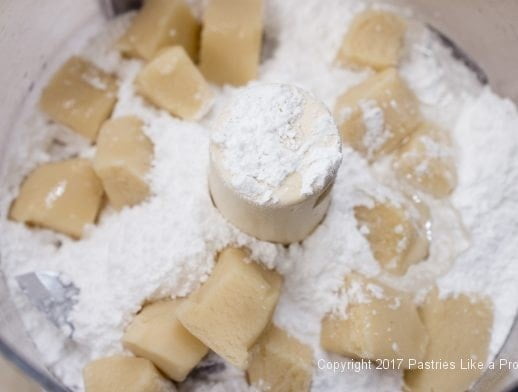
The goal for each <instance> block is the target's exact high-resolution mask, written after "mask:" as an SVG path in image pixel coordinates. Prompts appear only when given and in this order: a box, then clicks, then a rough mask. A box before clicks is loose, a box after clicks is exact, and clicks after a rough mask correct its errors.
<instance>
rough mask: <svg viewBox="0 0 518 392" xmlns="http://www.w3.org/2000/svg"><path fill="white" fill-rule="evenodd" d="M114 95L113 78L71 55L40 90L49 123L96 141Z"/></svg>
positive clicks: (110, 107) (113, 102) (107, 115)
mask: <svg viewBox="0 0 518 392" xmlns="http://www.w3.org/2000/svg"><path fill="white" fill-rule="evenodd" d="M116 92H117V83H116V80H115V78H114V77H113V76H111V75H109V74H107V73H106V72H104V71H102V70H100V69H99V68H97V67H96V66H95V65H93V64H92V63H90V62H88V61H86V60H84V59H82V58H80V57H77V56H74V57H71V58H70V59H69V60H68V61H67V62H66V63H65V64H63V66H62V67H61V68H60V69H59V70H58V71H57V72H56V73H55V74H54V76H53V77H52V79H51V80H50V82H49V84H48V85H47V87H45V88H44V89H43V93H42V95H41V99H40V107H41V109H42V110H43V111H44V112H45V113H46V114H47V115H48V116H49V117H50V118H51V119H52V120H54V121H56V122H58V123H60V124H63V125H66V126H68V127H70V128H71V129H72V130H74V131H75V132H77V133H79V134H81V135H83V136H84V137H86V138H87V139H89V140H91V141H95V139H96V138H97V132H99V128H100V127H101V124H102V123H103V122H104V120H106V119H107V118H108V117H109V116H110V114H111V112H112V110H113V107H114V106H115V102H116V101H117V98H116Z"/></svg>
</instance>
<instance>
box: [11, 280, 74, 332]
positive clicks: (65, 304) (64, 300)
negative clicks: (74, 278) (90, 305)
mask: <svg viewBox="0 0 518 392" xmlns="http://www.w3.org/2000/svg"><path fill="white" fill-rule="evenodd" d="M16 280H17V282H18V285H19V286H20V288H21V289H22V291H23V293H24V294H25V295H26V296H27V298H28V299H29V301H30V302H31V303H32V304H33V305H34V306H35V307H36V308H37V309H38V310H39V311H40V312H42V313H44V314H45V316H47V318H48V319H49V320H50V321H51V322H52V323H53V324H54V325H55V326H56V327H58V328H59V329H61V330H62V331H63V332H64V333H65V334H66V335H67V336H68V337H70V338H71V337H72V336H73V333H74V329H75V328H74V325H73V324H72V323H71V322H70V320H69V316H70V312H71V310H72V308H73V307H74V305H75V304H76V303H77V296H78V294H79V289H78V288H77V287H76V286H75V285H74V284H73V283H72V282H71V281H70V280H69V279H67V278H66V277H65V276H64V275H63V274H59V273H57V272H53V271H38V272H29V273H27V274H23V275H18V276H17V277H16Z"/></svg>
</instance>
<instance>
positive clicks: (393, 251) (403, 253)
mask: <svg viewBox="0 0 518 392" xmlns="http://www.w3.org/2000/svg"><path fill="white" fill-rule="evenodd" d="M425 212H428V209H427V208H426V207H425V206H424V205H423V206H422V208H417V207H416V206H414V204H413V203H411V202H408V203H407V204H405V205H400V206H396V205H395V204H392V203H389V202H385V203H375V204H374V206H373V207H372V208H369V207H366V206H358V207H355V208H354V216H355V218H356V220H357V221H358V226H359V230H360V231H361V232H362V233H365V234H364V235H365V238H367V241H369V245H370V248H371V251H372V253H373V255H374V258H375V259H376V260H377V261H378V262H379V263H380V264H381V266H382V267H383V269H385V270H386V271H387V272H390V273H391V274H394V275H404V274H405V273H406V271H407V270H408V268H409V267H410V266H411V265H413V264H415V263H417V262H419V261H422V260H424V259H426V258H427V257H428V251H429V241H428V238H427V236H426V227H425V225H426V221H427V220H428V218H429V217H428V215H427V214H425Z"/></svg>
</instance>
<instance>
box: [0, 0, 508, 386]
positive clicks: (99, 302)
mask: <svg viewBox="0 0 518 392" xmlns="http://www.w3.org/2000/svg"><path fill="white" fill-rule="evenodd" d="M362 7H363V5H361V4H360V5H358V2H356V1H344V0H328V1H326V6H325V7H323V6H322V2H321V1H317V0H307V1H304V2H300V1H297V0H269V1H267V2H266V18H265V23H266V32H265V34H266V48H265V51H266V54H265V56H266V57H265V60H264V63H263V64H262V66H261V69H260V78H259V79H260V81H261V82H279V83H290V84H294V85H297V86H300V87H302V88H304V89H307V90H308V91H310V92H312V93H313V94H314V95H315V96H316V97H317V98H318V99H320V100H322V101H323V102H324V103H326V104H327V105H328V106H329V107H332V106H333V103H334V100H335V99H336V97H337V96H338V95H340V94H341V93H343V92H344V91H345V90H346V89H347V88H348V87H350V86H352V85H355V84H357V83H359V82H361V81H362V80H364V78H365V77H366V76H367V75H368V72H353V71H350V70H342V69H338V68H336V67H333V66H332V60H333V58H334V56H335V53H336V51H337V48H338V46H339V44H340V39H341V37H342V35H343V32H344V31H345V29H347V26H348V23H349V21H350V20H351V18H352V15H353V12H355V11H357V10H359V9H361V8H362ZM117 23H120V24H117ZM125 23H126V22H125V21H124V20H121V21H120V22H116V23H113V24H112V27H111V28H110V29H107V31H106V32H104V33H103V34H100V35H99V37H97V38H96V39H95V40H94V41H93V42H92V44H91V45H90V46H89V47H88V48H87V49H85V52H84V53H85V54H86V56H87V57H88V58H89V59H91V60H92V61H94V62H96V63H97V64H98V65H100V66H101V67H103V68H105V69H106V70H108V71H116V72H117V74H118V77H119V79H120V90H119V93H118V97H119V101H118V103H117V106H116V108H115V113H114V115H115V116H120V115H125V114H135V115H137V116H139V117H141V118H142V119H143V121H144V122H145V124H146V127H145V132H146V134H147V135H148V136H149V137H150V138H151V139H152V141H153V142H154V144H155V161H154V165H153V168H152V171H151V173H150V176H149V178H150V182H151V188H152V191H153V194H154V196H153V197H152V198H150V199H149V200H148V201H146V202H145V203H142V204H141V205H139V206H136V207H133V208H126V209H124V210H122V211H120V212H115V211H113V210H111V209H106V210H105V211H104V212H103V214H102V216H101V219H100V222H99V223H98V224H97V225H96V226H95V227H90V228H89V229H88V232H87V234H86V236H85V238H84V239H83V240H81V241H78V242H77V241H72V240H70V239H69V238H67V237H65V236H62V235H58V234H55V233H52V232H50V231H47V230H31V229H28V228H26V227H25V226H23V225H21V224H17V223H14V222H10V221H8V220H6V219H5V217H6V213H7V211H8V207H9V204H10V202H11V201H12V199H13V198H14V197H15V195H16V194H17V191H18V186H19V183H20V180H21V179H22V178H23V176H24V175H25V174H26V173H28V172H29V171H30V170H31V169H32V168H34V167H36V166H37V165H38V164H40V163H42V162H47V161H50V160H57V159H63V158H66V157H70V156H74V155H76V154H79V155H81V156H91V155H92V153H93V149H91V148H89V146H88V144H87V143H86V142H85V141H84V140H82V139H81V138H80V137H78V136H77V135H74V134H72V133H70V132H68V131H66V130H64V129H63V127H60V126H57V125H53V124H47V122H46V119H45V118H44V117H43V116H42V115H40V114H36V115H35V116H33V118H31V119H30V121H28V122H27V119H23V120H20V121H21V122H20V124H19V126H17V127H16V132H14V134H13V138H12V139H11V142H12V145H13V146H17V148H16V149H11V150H10V156H9V157H8V159H6V160H5V165H6V166H5V168H4V173H5V174H4V178H3V179H2V184H3V193H2V197H1V199H0V203H1V205H0V207H1V209H0V213H1V214H2V215H1V216H2V218H3V219H2V220H1V221H0V222H1V223H0V239H1V244H0V252H1V255H0V259H1V260H2V269H3V271H4V273H5V274H6V276H7V278H8V283H9V285H10V287H11V290H12V294H13V297H14V300H15V301H16V303H17V304H18V306H19V308H20V311H21V312H22V316H23V318H24V321H25V324H26V326H27V329H28V331H29V332H30V334H31V336H32V338H33V339H34V341H35V343H36V345H37V346H38V348H39V349H40V351H41V353H42V356H43V358H44V360H45V362H46V363H47V364H48V366H49V368H50V369H51V370H52V371H53V372H54V374H56V376H58V377H59V378H61V379H62V380H63V381H64V382H65V383H66V384H67V385H69V386H71V387H72V388H73V389H74V390H78V391H79V390H82V382H81V370H82V367H83V366H84V365H85V363H87V362H88V361H89V360H91V359H93V358H97V357H100V356H103V355H108V354H112V353H117V352H120V351H121V350H122V347H121V345H120V338H121V336H122V333H123V330H124V328H125V326H126V325H127V323H128V322H129V321H130V320H131V319H132V317H133V315H134V313H135V312H137V311H138V309H139V308H140V306H141V304H142V303H143V302H144V301H145V300H150V299H157V298H163V297H170V296H173V297H174V296H181V295H186V294H188V293H189V292H191V291H192V290H193V289H194V288H196V287H197V286H198V285H199V284H200V282H201V281H203V280H204V279H205V278H206V277H207V276H208V274H209V273H210V271H211V268H212V266H213V262H214V260H213V256H214V254H215V252H217V251H218V250H219V249H221V248H223V247H225V246H226V245H228V244H235V245H243V246H247V247H249V248H250V249H251V250H252V253H253V257H254V258H255V259H256V260H260V261H261V262H263V263H264V264H265V265H267V266H270V267H276V268H277V270H278V271H279V272H281V273H282V274H283V275H284V285H283V290H282V293H281V297H280V301H279V305H278V307H277V309H276V312H275V315H274V321H275V322H276V323H277V324H278V325H279V326H281V327H284V328H286V329H287V330H288V332H289V333H290V334H292V335H293V336H295V337H297V338H299V339H300V340H302V341H303V342H305V343H307V344H309V345H310V346H311V347H312V348H313V350H314V355H315V364H316V365H315V371H314V378H313V386H312V389H313V391H317V392H323V391H337V392H338V391H344V390H347V391H351V392H356V391H358V392H359V391H373V390H376V391H386V392H389V391H400V390H401V387H402V374H401V372H398V371H378V370H362V371H361V372H354V371H346V372H344V373H335V372H333V371H332V370H325V369H321V368H320V367H319V365H318V364H319V363H321V362H320V361H319V360H324V361H341V362H343V361H344V360H345V359H344V358H343V357H339V356H336V355H331V354H328V353H326V352H324V351H323V350H322V349H321V347H320V344H319V334H320V320H321V318H322V317H323V316H324V315H325V314H326V313H328V312H329V311H332V310H336V311H342V312H343V313H344V314H346V313H345V312H346V306H347V302H348V301H350V300H355V299H357V298H356V297H358V296H360V297H361V293H360V292H359V290H355V289H354V288H349V289H348V290H344V289H343V287H342V286H343V276H344V275H345V274H346V273H347V272H349V271H351V270H355V271H357V272H359V273H363V274H365V275H367V276H377V277H378V278H379V279H381V280H382V281H383V282H384V283H386V284H389V285H392V286H395V287H398V288H400V289H403V290H407V291H409V292H411V293H413V294H415V295H416V296H420V295H422V294H423V292H425V291H426V290H427V289H428V288H430V287H431V286H432V285H433V284H434V282H435V281H436V280H437V278H438V277H439V276H442V278H441V279H440V280H439V286H440V289H441V293H442V294H443V295H448V294H451V293H457V292H463V291H466V292H474V293H480V294H483V295H489V296H491V298H492V299H493V301H494V305H495V328H494V331H493V332H494V333H493V336H492V341H491V347H490V348H491V355H494V354H495V353H496V351H497V350H498V348H499V347H500V345H501V343H502V342H503V340H504V338H505V336H506V333H507V331H508V330H509V327H510V325H511V322H512V319H513V317H514V315H515V314H516V308H517V304H516V301H515V299H516V298H517V295H518V293H517V291H518V285H517V284H516V282H517V281H518V268H517V264H516V263H515V260H514V259H515V257H516V256H515V255H516V254H517V253H518V243H517V242H516V241H515V239H516V237H517V234H518V219H517V218H516V217H515V214H514V212H515V211H516V210H517V207H518V206H517V205H516V204H517V203H518V164H517V163H516V160H515V158H514V157H515V156H516V154H517V152H518V133H516V129H517V127H518V114H517V113H516V109H515V107H514V106H513V105H512V104H511V103H510V102H508V101H505V100H502V99H500V98H498V97H496V96H495V95H494V94H492V93H491V92H490V91H487V90H484V91H483V92H482V93H480V89H479V88H478V85H477V84H476V82H475V81H474V78H473V77H472V76H471V75H470V74H469V72H468V71H466V70H465V69H464V67H463V66H461V65H459V64H458V63H457V62H455V61H454V60H452V58H451V56H449V54H448V53H447V51H446V50H445V49H444V48H442V47H441V46H440V44H438V43H437V41H436V40H435V39H434V38H433V36H431V35H430V34H428V33H427V32H426V31H424V32H423V31H421V30H419V29H418V28H417V29H415V30H413V29H411V31H410V33H409V34H410V36H411V37H410V38H411V39H410V40H409V44H408V46H409V47H408V55H407V57H406V58H405V59H404V62H403V64H402V66H401V72H402V75H403V77H404V78H405V79H406V80H407V81H408V82H409V84H410V86H411V87H412V88H413V89H414V90H415V91H416V94H417V96H418V98H419V100H420V102H421V104H422V106H421V108H422V110H423V112H424V114H425V116H428V117H429V118H430V119H433V120H434V121H437V122H439V123H440V125H441V126H443V127H444V128H445V129H450V130H452V136H453V139H454V142H455V145H456V150H455V155H456V156H458V172H459V173H458V174H459V185H458V187H457V190H456V191H455V194H454V195H453V198H452V202H451V204H452V205H453V207H455V208H457V209H458V212H457V211H456V210H455V209H454V208H453V207H452V206H451V205H450V203H449V202H447V201H446V202H444V201H434V200H431V199H428V198H424V202H425V203H426V204H427V205H428V206H429V208H430V212H431V217H432V219H431V220H432V223H431V234H432V236H431V238H432V243H431V248H430V257H429V258H428V260H427V261H425V262H422V263H420V264H418V265H415V266H413V267H411V268H410V270H409V271H408V274H407V275H406V276H404V277H391V276H389V275H387V274H386V273H384V272H383V271H381V269H380V267H379V265H378V263H377V262H376V261H375V260H374V258H373V256H372V253H371V251H370V249H369V246H368V243H367V241H366V239H365V237H364V235H363V234H362V233H361V232H360V231H359V230H358V228H357V222H356V220H355V219H354V213H353V208H354V206H357V205H371V204H372V199H373V198H374V199H377V200H380V201H382V200H387V199H389V200H391V201H393V202H394V203H397V202H398V200H400V198H401V196H400V195H399V194H398V193H397V192H395V191H393V190H392V189H391V188H393V187H394V186H395V180H394V178H393V176H392V174H391V172H390V170H389V169H388V168H389V167H390V160H389V161H388V162H386V161H383V162H380V163H379V164H376V165H373V166H371V167H369V165H368V164H367V162H366V161H365V159H363V158H362V157H360V156H359V155H358V154H357V153H356V152H354V151H352V150H351V149H349V148H347V147H344V149H343V162H344V163H343V164H342V166H341V168H340V170H339V172H338V174H337V178H336V182H335V185H334V189H333V201H332V204H331V206H330V209H329V211H328V214H327V217H326V219H325V220H324V222H323V223H322V224H321V225H320V226H319V227H318V228H317V230H316V231H315V232H314V233H313V234H312V235H311V236H310V237H308V238H307V239H306V240H305V241H304V242H303V243H301V244H292V245H291V246H289V247H287V248H284V247H282V246H277V245H273V244H269V243H265V242H260V241H256V240H254V239H252V238H250V237H248V236H246V235H244V234H242V233H239V232H238V231H237V230H236V229H234V228H233V227H231V226H230V225H229V224H228V223H226V221H225V220H224V219H223V218H222V217H221V216H220V214H219V213H218V212H217V210H216V209H215V208H214V207H213V206H212V203H211V201H210V197H209V195H208V190H207V167H208V144H209V131H208V128H207V124H209V123H210V122H211V121H212V120H213V119H211V118H208V119H206V120H205V121H203V122H202V123H201V124H194V123H189V122H185V121H181V120H178V119H174V118H172V117H171V116H170V115H168V114H167V113H165V112H163V111H160V110H157V109H155V108H153V107H151V106H149V105H148V104H146V103H145V102H144V100H143V99H142V98H140V97H139V96H138V95H136V94H135V91H134V88H133V79H134V77H135V75H136V73H137V72H138V70H139V69H140V67H141V66H142V63H141V62H140V61H136V60H122V59H121V58H120V56H118V54H117V53H116V52H114V51H113V50H112V49H111V47H112V46H111V45H112V44H113V42H114V40H115V39H116V37H117V35H118V34H119V33H120V32H121V31H122V30H123V29H122V28H121V26H122V27H123V26H124V25H125ZM56 66H57V64H56ZM451 75H454V77H452V76H451ZM459 86H460V87H459ZM235 90H237V89H236V88H232V87H225V88H223V89H221V92H220V95H219V96H218V97H217V100H216V105H218V101H224V100H226V99H227V98H229V97H230V96H232V95H233V93H234V92H235ZM34 94H38V89H35V92H34ZM367 120H368V119H367ZM35 129H37V130H38V132H34V130H35ZM270 174H271V173H268V175H267V176H266V177H267V178H268V179H269V180H272V178H271V177H270ZM272 181H278V179H276V178H274V179H273V180H272ZM464 226H465V228H466V229H467V230H468V232H469V236H468V235H467V233H466V230H465V228H464ZM467 238H469V242H468V241H467ZM59 245H60V246H59ZM468 245H469V247H468ZM45 269H48V270H54V271H59V272H62V273H63V274H65V275H66V276H68V277H69V278H70V280H71V281H72V282H73V283H74V284H76V285H77V286H78V287H79V288H80V290H81V293H80V296H79V298H78V300H79V302H78V304H77V306H76V308H75V310H74V312H73V314H72V315H71V316H72V322H73V323H74V325H75V327H76V333H75V336H74V338H75V340H74V341H68V340H66V339H65V338H64V336H63V335H62V334H61V333H60V331H58V330H56V329H55V328H54V327H53V326H52V325H50V324H49V323H48V322H46V320H45V318H44V316H43V315H41V314H39V313H37V312H36V311H34V309H32V307H31V306H30V305H29V304H28V302H27V300H26V299H25V298H24V297H23V296H22V295H21V294H20V291H19V289H18V287H17V285H16V282H15V280H14V276H16V275H18V274H20V273H24V272H29V271H32V270H45ZM394 306H399V305H398V304H397V303H395V304H394ZM396 349H397V347H396V348H394V350H396ZM191 387H192V388H191ZM191 387H189V389H187V390H192V389H198V390H212V391H228V390H231V391H240V390H246V389H247V388H246V382H245V380H244V378H243V377H242V372H240V371H237V370H236V369H233V368H230V367H228V368H227V371H225V373H224V374H223V375H222V376H221V377H220V378H219V381H218V380H216V381H214V382H212V383H211V385H210V386H209V387H207V386H205V387H202V386H201V385H200V384H199V383H196V382H194V384H193V385H192V386H191ZM182 390H186V389H182Z"/></svg>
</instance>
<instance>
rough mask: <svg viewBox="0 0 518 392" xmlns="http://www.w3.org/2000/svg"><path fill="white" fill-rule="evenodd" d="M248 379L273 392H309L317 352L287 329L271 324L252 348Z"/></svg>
mask: <svg viewBox="0 0 518 392" xmlns="http://www.w3.org/2000/svg"><path fill="white" fill-rule="evenodd" d="M247 374H248V379H249V381H250V383H251V384H252V385H254V386H257V387H260V388H262V389H264V390H267V391H269V392H305V391H309V389H310V386H311V378H312V376H313V352H312V350H311V348H310V347H308V346H306V345H305V344H302V343H301V342H299V341H298V340H297V339H295V338H294V337H291V336H289V335H288V334H287V333H286V332H285V331H284V330H282V329H280V328H277V327H275V326H271V327H270V328H268V330H267V331H266V332H265V333H264V334H263V336H262V337H261V338H260V339H259V341H258V342H257V344H256V345H255V346H254V348H253V349H252V354H251V357H250V365H249V367H248V370H247Z"/></svg>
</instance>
